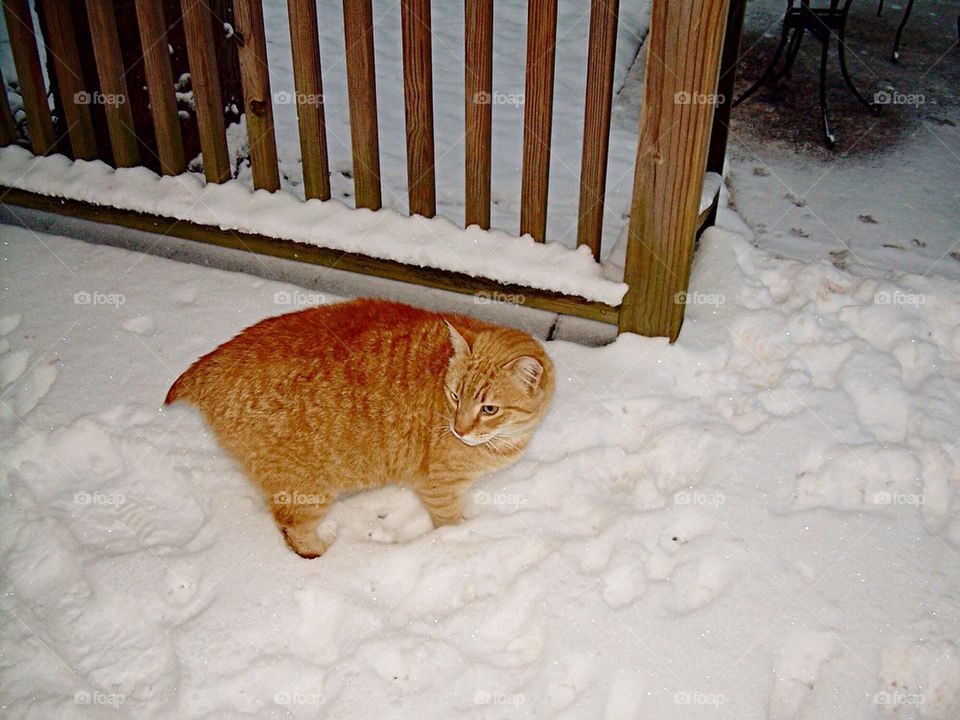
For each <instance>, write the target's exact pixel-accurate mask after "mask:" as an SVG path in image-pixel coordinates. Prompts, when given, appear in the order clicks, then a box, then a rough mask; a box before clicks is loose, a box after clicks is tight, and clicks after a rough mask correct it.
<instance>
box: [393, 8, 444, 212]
mask: <svg viewBox="0 0 960 720" xmlns="http://www.w3.org/2000/svg"><path fill="white" fill-rule="evenodd" d="M400 18H401V26H402V38H403V100H404V103H403V105H404V113H405V118H406V134H407V193H408V196H409V199H410V214H411V215H422V216H423V217H433V216H434V215H436V214H437V180H436V170H435V168H434V163H435V157H434V146H433V54H432V49H431V47H430V41H431V34H430V0H401V3H400Z"/></svg>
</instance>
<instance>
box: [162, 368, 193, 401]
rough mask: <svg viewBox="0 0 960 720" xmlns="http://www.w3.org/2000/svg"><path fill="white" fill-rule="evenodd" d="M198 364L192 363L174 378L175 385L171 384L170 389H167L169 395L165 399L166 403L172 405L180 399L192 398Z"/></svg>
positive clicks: (188, 399)
mask: <svg viewBox="0 0 960 720" xmlns="http://www.w3.org/2000/svg"><path fill="white" fill-rule="evenodd" d="M195 371H196V366H195V365H191V366H190V367H189V368H187V369H186V370H185V371H184V372H183V374H182V375H181V376H180V377H178V378H177V379H176V380H174V382H173V385H171V386H170V389H169V390H167V397H166V398H165V399H164V401H163V404H164V405H172V404H173V403H175V402H177V401H178V400H187V401H190V400H192V399H193V398H192V395H193V392H192V390H193V388H192V386H193V376H194V375H195Z"/></svg>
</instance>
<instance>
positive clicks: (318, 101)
mask: <svg viewBox="0 0 960 720" xmlns="http://www.w3.org/2000/svg"><path fill="white" fill-rule="evenodd" d="M2 2H3V11H4V15H5V19H6V25H7V29H8V34H9V39H10V44H11V50H12V55H13V60H14V64H15V66H16V71H17V76H18V81H19V92H20V94H21V97H22V119H23V120H25V123H22V124H21V125H20V126H19V128H20V129H21V130H22V131H23V132H24V134H25V140H26V141H27V142H29V145H30V147H31V149H32V151H33V152H34V154H36V155H45V154H49V153H51V152H64V153H65V154H69V155H70V156H72V157H74V158H83V159H92V158H100V159H103V160H106V161H108V162H112V163H113V164H114V165H115V166H116V167H132V166H136V165H140V164H148V165H150V166H151V167H158V168H159V170H160V171H161V172H162V173H163V174H165V175H178V174H180V173H183V172H184V171H185V170H186V167H187V148H188V147H189V148H190V149H189V153H190V155H191V156H192V155H193V154H194V153H196V152H198V151H199V153H200V155H201V156H202V160H203V170H204V174H205V176H206V180H207V182H212V183H220V182H225V181H227V180H229V179H230V178H231V177H232V173H233V170H232V166H231V158H230V156H229V149H228V145H227V133H226V122H227V118H226V117H225V108H224V105H225V104H227V105H229V104H230V102H227V103H225V98H227V97H229V98H242V101H243V103H242V104H243V108H242V110H243V114H244V115H245V119H246V131H247V140H248V142H247V147H248V149H249V164H250V170H251V174H252V179H253V185H254V188H255V189H258V190H266V191H269V192H273V191H276V190H278V189H279V188H280V186H281V178H280V168H279V164H278V155H277V139H276V129H275V124H274V116H273V103H274V100H275V98H274V97H273V95H272V94H271V83H270V65H269V61H270V58H268V56H267V43H266V31H265V27H264V14H263V4H262V0H217V1H216V3H214V2H213V0H179V2H177V0H134V2H133V3H132V8H131V10H130V11H126V10H123V11H121V8H120V7H119V5H117V4H116V3H115V2H114V1H113V0H84V3H83V4H81V9H82V10H84V11H85V12H84V13H83V15H82V17H83V18H85V22H86V25H88V26H89V27H81V26H79V25H78V23H77V21H76V19H77V18H78V17H80V15H79V14H78V13H77V12H75V11H76V10H77V8H72V6H71V3H70V2H68V0H37V3H38V11H42V13H43V14H42V16H41V17H42V22H41V24H40V25H41V28H42V29H43V33H44V37H43V38H42V39H41V38H39V37H38V35H37V30H36V29H35V28H34V22H33V16H32V13H31V11H30V6H29V3H28V1H27V0H2ZM733 2H734V8H735V9H734V11H733V12H731V13H730V15H729V17H728V14H727V11H728V4H729V3H730V0H688V1H687V2H684V3H670V2H669V0H653V12H652V21H651V27H650V33H649V39H648V41H647V44H646V46H645V47H644V48H643V49H644V51H646V50H647V47H651V48H652V51H651V60H650V62H648V64H647V77H646V80H645V91H644V92H645V98H644V105H643V108H642V111H641V123H640V133H639V136H640V137H639V149H638V155H637V164H636V177H635V181H634V192H633V208H632V214H631V221H630V229H629V246H628V250H627V267H626V275H625V281H626V282H627V284H628V286H629V288H630V289H629V291H628V293H627V296H626V298H625V300H624V303H623V305H622V306H620V307H619V308H611V307H609V306H602V307H600V306H599V305H598V304H597V303H590V302H588V301H586V300H584V299H583V298H575V297H568V298H566V299H558V297H553V296H551V295H550V294H549V293H541V294H542V295H543V296H544V297H542V298H541V297H540V295H537V294H534V296H535V297H537V298H538V299H537V302H536V304H537V306H540V307H545V308H550V309H554V310H556V311H559V312H566V313H569V314H574V315H582V316H585V317H591V318H593V319H597V320H602V321H604V322H610V323H614V324H618V325H619V328H620V329H621V330H622V331H640V332H644V333H646V334H660V335H667V336H668V337H671V338H675V337H676V334H677V332H678V331H679V323H680V321H682V317H683V307H682V305H680V306H679V307H677V306H676V304H675V303H672V300H671V299H670V296H671V294H672V293H674V292H676V291H677V289H678V288H679V289H680V290H683V289H685V288H686V285H687V282H688V279H689V265H690V257H691V256H692V249H693V237H694V234H695V233H696V232H697V231H698V230H699V229H700V228H701V227H702V225H703V223H704V220H705V218H706V217H708V216H710V215H711V213H712V212H713V210H714V208H710V210H709V211H708V212H704V213H701V212H699V208H698V205H697V203H698V202H699V195H700V185H701V183H702V177H703V171H704V165H705V163H706V160H705V158H706V157H707V148H708V144H709V143H711V138H713V141H712V145H711V147H710V148H709V157H710V166H711V168H715V167H716V165H717V164H718V163H721V162H722V158H723V152H724V149H725V144H726V124H727V122H728V119H729V108H724V110H723V112H722V113H720V114H719V115H718V116H717V118H716V119H714V118H713V114H712V113H713V109H712V107H709V106H707V107H703V106H697V105H685V106H679V105H677V104H676V103H671V102H670V98H671V97H672V94H673V93H679V92H691V93H692V92H703V93H711V92H713V91H714V90H716V88H717V81H718V74H720V75H722V77H723V82H724V88H731V89H732V87H733V84H732V83H733V78H734V64H735V62H736V57H737V47H736V44H737V43H739V39H740V29H741V26H742V21H743V7H742V6H743V0H733ZM214 6H215V7H216V10H215V9H214ZM463 8H464V10H463V12H464V15H463V18H464V28H465V44H464V47H463V48H462V62H463V72H464V85H463V91H464V111H465V113H464V121H465V125H464V175H463V177H464V211H465V212H464V218H465V225H467V226H469V225H478V226H479V227H481V228H484V229H489V228H490V223H491V205H492V203H493V198H492V189H491V165H492V139H493V107H492V106H493V102H492V98H493V93H494V88H493V67H494V52H493V50H494V46H493V33H494V23H493V21H494V0H467V1H466V2H464V5H463ZM287 11H288V18H289V32H290V41H291V58H290V60H291V66H292V69H293V81H294V93H293V98H292V101H293V102H294V103H295V104H296V111H297V123H298V131H299V142H300V150H301V160H302V168H303V192H304V196H305V198H306V199H308V200H310V199H319V200H328V199H330V197H331V183H330V167H329V164H330V161H329V158H328V148H327V137H326V132H327V131H326V117H325V110H324V92H323V78H322V72H321V68H322V64H321V47H320V35H319V27H318V17H317V0H289V2H288V3H287ZM224 12H232V19H233V22H232V25H233V28H234V32H233V35H232V36H231V38H230V40H229V42H231V43H232V46H231V47H229V48H228V49H229V50H230V53H229V54H228V55H227V56H224V55H222V54H221V53H222V52H223V43H224V42H225V41H224V40H223V38H222V37H219V36H218V35H217V33H219V32H220V30H219V28H220V27H225V26H227V25H229V24H228V23H225V22H224V21H223V18H222V17H220V16H219V15H218V13H224ZM342 12H343V27H344V35H345V45H344V51H345V58H344V60H345V64H346V77H347V105H348V111H349V119H350V137H351V152H352V158H353V168H352V179H353V185H354V202H355V204H356V207H357V208H366V209H370V210H378V209H380V207H381V206H382V188H381V169H380V143H379V128H378V121H377V86H376V85H377V83H376V67H375V56H376V48H375V44H374V30H375V18H374V14H373V5H372V0H343V4H342ZM131 13H133V15H131ZM618 13H619V0H591V3H590V8H589V17H590V19H589V38H588V48H587V67H586V83H585V87H584V116H583V125H584V132H583V141H582V142H583V144H582V154H581V160H582V162H581V170H580V193H579V218H578V225H577V245H585V246H587V247H588V248H589V250H590V252H591V253H592V254H593V256H594V258H595V259H597V260H599V259H600V257H601V248H602V239H603V238H602V231H603V220H604V213H605V204H604V198H605V190H606V175H607V165H608V156H609V141H610V122H611V108H612V100H613V94H614V88H613V81H614V67H615V61H616V42H617V27H618ZM131 18H132V20H133V22H134V24H135V25H136V28H132V27H131V26H130V22H129V20H130V19H131ZM121 25H122V27H121ZM181 26H182V27H181ZM131 30H132V31H133V33H134V35H135V40H132V39H131V38H130V31H131ZM399 31H400V37H401V40H402V58H401V62H402V76H403V98H404V117H405V121H406V128H405V133H406V158H407V192H408V199H409V211H410V214H411V215H413V214H417V215H422V216H424V217H432V216H434V215H435V214H436V211H437V178H436V152H437V151H436V147H435V137H434V133H435V126H434V123H435V119H434V97H433V95H434V92H433V57H432V55H433V53H432V37H433V35H432V27H431V0H401V2H400V28H399ZM725 31H726V36H727V43H726V45H724V35H725ZM526 33H527V46H526V68H525V75H524V86H525V106H524V117H523V151H522V167H521V178H520V179H521V183H520V185H521V189H520V226H519V231H520V233H521V234H529V235H530V236H531V237H533V239H534V240H536V241H538V242H545V241H546V240H547V239H548V236H547V209H548V190H549V180H550V159H551V157H550V155H551V132H552V123H553V113H554V107H553V106H554V81H555V77H554V76H555V72H556V62H555V61H556V53H557V42H558V38H557V0H530V2H529V3H528V10H527V28H526ZM684 33H686V34H684ZM174 38H178V40H176V41H175V40H174ZM81 41H82V43H81ZM135 41H139V46H138V48H139V53H140V56H139V57H138V58H137V59H136V62H134V63H133V64H131V59H130V50H131V48H130V43H131V42H135ZM175 42H178V43H180V45H179V53H180V55H179V58H180V59H177V60H176V62H178V63H179V64H178V65H177V68H178V69H177V70H176V74H178V75H179V74H180V73H182V72H184V60H183V58H184V57H185V58H186V62H188V64H189V78H190V83H191V90H192V93H193V104H192V112H193V116H194V117H195V120H196V122H195V124H193V125H191V124H189V123H188V124H186V125H185V124H184V123H183V122H182V119H181V110H179V109H178V97H177V90H178V89H181V88H179V87H178V86H175V84H174V74H175V73H174V62H175V60H173V59H172V57H174V56H175V55H176V51H173V50H172V48H173V45H174V43H175ZM565 42H566V41H565ZM43 45H46V49H47V53H46V54H47V57H48V59H49V63H48V69H49V71H50V77H51V87H52V89H53V90H54V106H53V113H51V107H50V103H49V101H48V91H47V87H46V85H45V82H44V74H43V69H42V66H41V59H40V57H41V56H40V53H39V51H38V48H40V47H41V46H43ZM81 47H85V48H87V50H86V52H91V50H90V48H92V55H93V57H92V58H90V59H89V60H90V63H87V60H88V59H87V58H86V57H82V56H81V51H80V48H81ZM721 50H723V53H722V56H723V57H722V62H721ZM172 51H173V52H174V56H172V55H171V52H172ZM230 57H232V58H233V59H232V60H229V58H230ZM224 58H226V61H228V62H233V63H237V65H235V66H234V67H237V68H238V72H237V73H236V77H231V78H230V80H229V81H226V80H225V79H224V76H223V75H222V73H223V72H226V73H227V76H231V74H232V73H231V71H230V67H231V66H228V67H227V70H224V69H223V68H224V64H223V62H224ZM338 62H339V60H338V59H335V60H334V64H336V63H338ZM141 63H142V68H139V67H138V66H139V65H140V64H141ZM721 66H722V67H721ZM92 68H95V73H94V72H93V70H92ZM135 70H136V71H137V72H138V73H140V75H139V76H140V77H142V78H143V85H145V88H146V95H145V96H143V95H142V93H140V94H138V93H139V89H140V88H139V81H138V82H137V83H134V86H130V87H129V88H128V85H129V83H128V77H129V76H130V75H131V73H132V72H133V71H135ZM225 82H228V85H227V86H226V87H225V86H224V83H225ZM233 83H236V85H234V84H233ZM688 86H689V87H688ZM128 89H132V90H135V91H137V92H135V93H134V95H135V97H134V98H133V99H134V100H137V103H134V102H128V101H127V99H128V98H129V97H130V95H129V93H128ZM90 97H98V98H120V99H122V101H118V102H109V101H105V102H102V103H94V104H91V103H90V101H89V100H87V101H86V102H84V101H82V100H81V99H82V98H90ZM138 98H140V99H138ZM278 102H281V101H279V100H278ZM238 103H239V101H238ZM138 108H139V109H142V111H143V113H146V114H147V115H148V116H149V121H148V122H149V124H148V125H146V126H144V125H143V124H137V123H141V120H142V117H143V114H142V113H141V114H140V115H138V114H137V113H138V112H139V111H140V110H138ZM17 112H18V117H20V115H19V113H20V112H21V110H19V109H18V111H17ZM137 118H141V119H140V120H138V119H137ZM15 120H16V118H15V117H14V115H13V114H12V113H11V111H10V107H9V104H8V102H7V98H6V94H5V93H4V94H3V97H2V98H0V145H9V144H11V143H14V142H20V141H21V139H20V138H18V124H17V122H16V121H15ZM54 121H56V125H55V122H54ZM711 123H712V125H713V128H712V132H711V130H710V127H711ZM24 124H25V128H23V125H24ZM137 127H139V128H141V133H140V135H139V136H138V134H137V132H136V130H135V128H137ZM60 128H62V131H60ZM144 128H146V129H147V130H149V129H151V128H152V137H144V136H143V134H144V133H143V130H144ZM58 132H61V134H62V136H60V137H58V135H57V133H58ZM154 149H155V151H156V157H155V158H154V157H153V156H152V153H153V152H154ZM144 150H147V151H148V152H147V153H146V154H145V153H144ZM154 159H156V160H157V163H156V164H153V160H154ZM28 195H29V194H24V193H23V192H22V191H16V190H15V189H13V188H6V189H4V201H7V202H10V201H16V202H20V203H23V204H30V203H31V202H32V203H33V204H34V205H44V203H43V202H42V201H41V200H37V199H34V200H28V199H27V196H28ZM13 198H15V199H16V200H12V199H13ZM70 207H73V208H74V210H75V211H76V212H77V213H81V214H85V215H86V216H91V215H93V216H96V217H97V218H98V219H104V220H106V221H110V220H109V217H110V215H111V212H115V213H116V214H117V216H118V217H119V216H120V215H123V213H122V212H121V211H111V209H108V208H104V209H103V210H102V211H100V212H97V211H94V210H92V209H90V208H88V207H84V206H82V204H74V205H70ZM127 215H129V213H128V214H127ZM117 221H118V222H120V220H117ZM163 222H164V219H163V218H158V219H157V221H156V223H155V224H162V223H163ZM124 223H125V224H127V225H132V226H138V225H145V224H149V222H148V221H147V220H142V219H137V220H135V221H134V220H132V219H131V218H130V217H127V216H124V217H123V218H122V223H121V224H124ZM216 233H217V231H216V229H215V228H200V229H198V228H194V229H192V230H191V231H190V232H189V233H188V234H187V236H190V237H191V238H192V239H202V240H203V241H205V242H215V243H216V242H218V243H219V244H228V243H227V241H226V240H224V239H223V238H221V239H220V241H218V240H216V239H214V236H215V235H216ZM201 236H202V237H201ZM258 242H259V244H260V246H262V247H263V248H264V252H268V254H282V253H281V251H279V250H278V249H277V248H276V247H274V246H273V243H274V242H279V241H271V243H267V242H266V241H265V240H264V241H258ZM268 245H269V246H270V247H267V246H268ZM325 252H326V251H320V250H316V249H314V250H311V251H309V252H307V251H305V250H303V249H302V248H300V249H298V250H297V251H296V253H294V254H295V255H296V254H299V255H300V256H302V255H304V254H306V255H310V256H311V257H313V258H314V260H313V261H318V260H316V258H318V257H322V258H323V260H324V262H326V261H327V260H328V259H329V258H328V257H327V256H326V255H325V254H324V253H325ZM318 253H319V254H318ZM331 263H332V261H331ZM378 263H379V261H372V260H371V259H370V258H363V256H357V259H356V260H355V261H353V262H352V266H353V267H354V269H357V270H358V271H360V272H368V273H372V274H380V275H386V276H404V275H405V273H404V272H401V271H399V270H397V269H396V268H392V267H391V268H389V270H385V269H384V266H383V263H379V264H378ZM348 264H351V263H348ZM424 275H426V276H429V277H428V278H427V279H426V280H425V279H424ZM441 275H443V273H442V272H441V271H424V270H422V269H421V270H420V271H418V272H413V271H411V272H410V273H409V276H408V277H401V278H400V279H406V280H412V281H415V282H421V283H424V284H428V285H432V286H434V287H447V288H448V289H458V288H457V287H451V286H455V285H456V284H457V283H459V284H460V286H461V287H474V286H475V285H477V284H478V283H479V284H480V285H483V284H484V283H492V285H493V286H496V283H494V282H493V281H481V280H477V279H472V280H466V279H464V278H463V277H459V278H454V279H450V280H445V281H440V280H438V277H440V276H441ZM449 275H450V274H448V276H449ZM418 278H419V279H418ZM504 287H506V286H504ZM461 291H462V289H461ZM577 308H580V309H579V310H578V309H577Z"/></svg>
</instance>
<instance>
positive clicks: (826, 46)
mask: <svg viewBox="0 0 960 720" xmlns="http://www.w3.org/2000/svg"><path fill="white" fill-rule="evenodd" d="M829 52H830V33H829V32H828V33H825V34H824V38H823V48H822V49H821V51H820V122H821V123H822V124H823V139H824V142H825V143H826V145H827V147H828V148H829V149H830V150H833V148H834V146H835V145H836V143H837V139H836V137H835V136H834V134H833V130H831V129H830V118H829V117H827V58H828V53H829Z"/></svg>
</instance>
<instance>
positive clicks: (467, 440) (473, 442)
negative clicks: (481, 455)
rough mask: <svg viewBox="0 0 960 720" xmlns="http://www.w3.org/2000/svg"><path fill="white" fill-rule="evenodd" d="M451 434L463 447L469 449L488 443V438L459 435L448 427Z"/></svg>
mask: <svg viewBox="0 0 960 720" xmlns="http://www.w3.org/2000/svg"><path fill="white" fill-rule="evenodd" d="M450 432H451V434H452V435H453V436H454V437H455V438H456V439H457V440H459V441H460V442H462V443H463V444H464V445H468V446H469V447H477V446H478V445H483V444H484V443H487V442H489V441H490V438H475V437H470V436H468V435H461V434H460V433H458V432H457V431H456V430H455V429H454V428H453V427H452V426H451V427H450Z"/></svg>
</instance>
